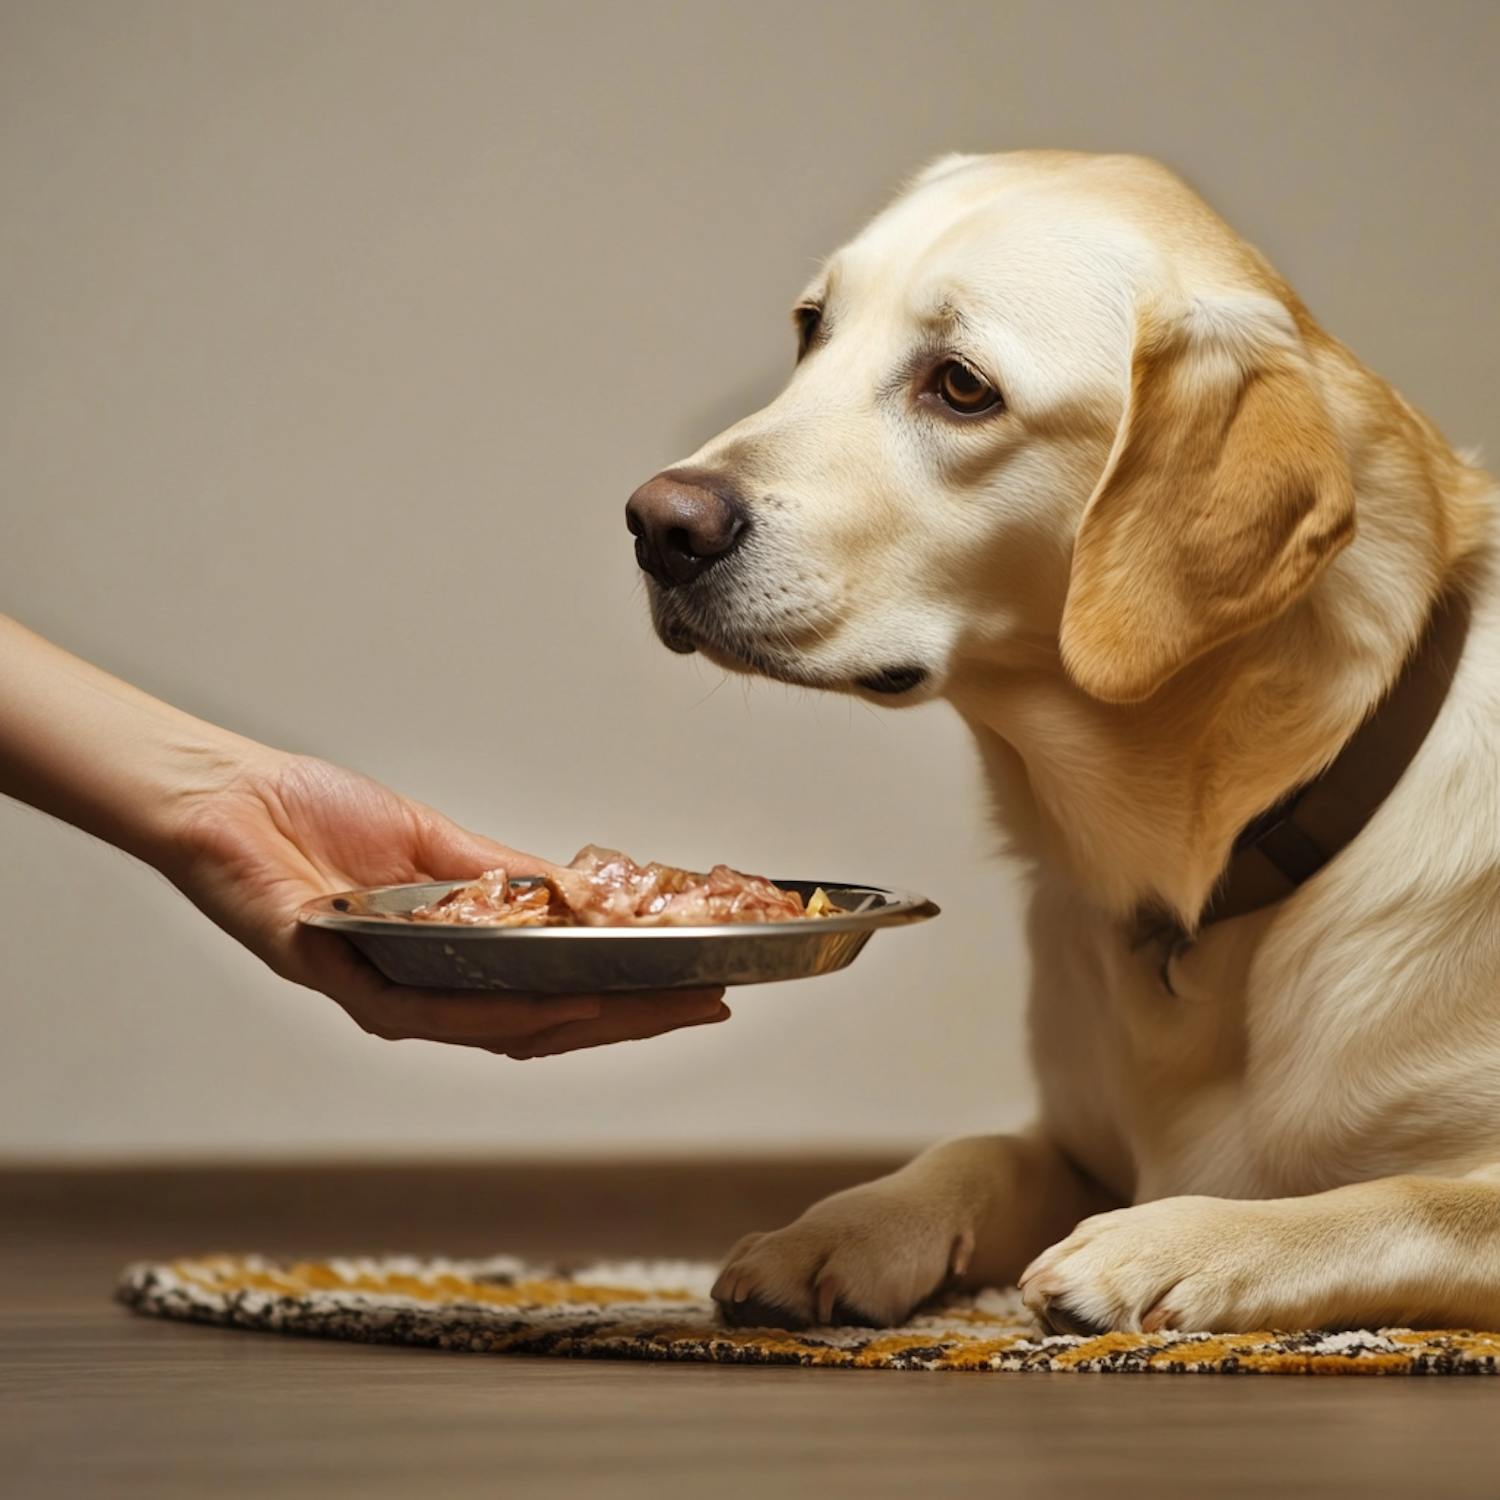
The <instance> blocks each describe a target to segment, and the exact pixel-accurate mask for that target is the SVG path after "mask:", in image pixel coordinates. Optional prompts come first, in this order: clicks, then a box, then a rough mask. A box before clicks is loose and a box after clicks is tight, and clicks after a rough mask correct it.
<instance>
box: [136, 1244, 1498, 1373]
mask: <svg viewBox="0 0 1500 1500" xmlns="http://www.w3.org/2000/svg"><path fill="white" fill-rule="evenodd" d="M713 1276H714V1271H713V1268H712V1267H710V1266H706V1265H702V1264H699V1263H695V1262H680V1261H644V1262H640V1261H638V1262H616V1263H611V1264H600V1265H593V1266H585V1267H577V1268H572V1269H570V1270H563V1269H559V1268H557V1267H552V1266H535V1265H528V1264H527V1263H525V1262H524V1261H520V1260H516V1259H514V1258H512V1257H509V1256H498V1257H495V1258H492V1259H489V1260H468V1261H456V1260H454V1261H450V1260H417V1259H413V1258H407V1257H384V1258H381V1259H359V1260H326V1261H302V1262H286V1261H272V1260H267V1259H264V1258H262V1257H259V1256H252V1255H244V1256H233V1255H217V1256H207V1257H203V1258H200V1259H195V1260H177V1261H171V1262H166V1263H159V1264H149V1263H141V1264H138V1265H134V1266H131V1267H129V1269H128V1270H126V1272H125V1274H124V1276H123V1277H122V1279H121V1282H120V1287H119V1297H120V1300H121V1301H122V1302H124V1303H125V1304H126V1305H127V1306H128V1307H131V1308H133V1309H134V1310H135V1311H136V1312H139V1313H144V1314H147V1315H149V1316H152V1317H160V1318H178V1319H183V1320H185V1321H189V1322H198V1323H216V1324H219V1325H221V1326H226V1327H231V1328H247V1329H258V1330H261V1331H264V1332H272V1333H287V1334H300V1335H304V1336H308V1337H313V1338H327V1339H347V1340H352V1341H354V1342H357V1343H378V1344H413V1345H418V1346H421V1347H425V1348H435V1349H454V1350H465V1351H472V1352H475V1353H481V1354H546V1355H554V1356H560V1357H563V1358H570V1359H646V1360H681V1361H698V1362H703V1363H713V1364H740V1365H782V1364H789V1365H820V1366H829V1367H840V1366H842V1367H849V1368H855V1369H884V1370H973V1371H988V1370H1039V1371H1078V1370H1083V1371H1121V1372H1161V1373H1168V1374H1172V1373H1214V1372H1217V1373H1234V1374H1296V1375H1345V1374H1349V1375H1494V1374H1500V1334H1494V1333H1470V1332H1460V1331H1451V1330H1450V1331H1441V1332H1415V1331H1413V1330H1411V1329H1406V1328H1382V1329H1379V1330H1361V1331H1355V1332H1345V1333H1326V1332H1303V1333H1246V1334H1205V1333H1159V1334H1131V1333H1110V1334H1104V1335H1102V1336H1100V1337H1097V1338H1075V1337H1044V1336H1043V1335H1041V1334H1040V1333H1038V1331H1037V1330H1036V1328H1035V1326H1034V1325H1033V1324H1032V1322H1031V1321H1030V1319H1029V1318H1028V1317H1027V1314H1026V1311H1025V1309H1024V1308H1023V1307H1022V1306H1021V1302H1020V1299H1019V1297H1018V1295H1017V1293H1016V1292H1015V1290H1014V1289H1010V1290H1007V1291H986V1292H981V1293H979V1294H978V1295H977V1296H966V1297H960V1298H953V1299H951V1300H949V1301H947V1302H945V1303H943V1304H942V1305H941V1306H937V1307H932V1308H929V1309H927V1310H925V1311H924V1312H923V1313H922V1314H921V1315H919V1316H916V1317H913V1318H912V1319H911V1321H910V1322H908V1323H906V1324H904V1325H902V1326H901V1327H900V1328H880V1329H872V1328H813V1329H807V1330H804V1331H802V1332H800V1333H790V1332H786V1331H784V1330H781V1329H774V1328H726V1327H724V1326H723V1325H722V1324H720V1323H718V1322H717V1321H716V1320H715V1317H714V1308H713V1303H712V1302H711V1301H710V1299H709V1296H708V1289H709V1287H710V1285H711V1284H712V1282H713Z"/></svg>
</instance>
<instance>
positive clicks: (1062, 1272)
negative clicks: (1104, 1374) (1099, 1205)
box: [1021, 1198, 1309, 1333]
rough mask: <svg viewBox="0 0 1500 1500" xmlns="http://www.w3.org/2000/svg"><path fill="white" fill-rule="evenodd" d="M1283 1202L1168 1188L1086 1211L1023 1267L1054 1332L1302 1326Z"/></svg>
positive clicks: (1033, 1298)
mask: <svg viewBox="0 0 1500 1500" xmlns="http://www.w3.org/2000/svg"><path fill="white" fill-rule="evenodd" d="M1293 1217H1294V1215H1292V1214H1290V1213H1289V1212H1288V1206H1287V1204H1286V1203H1285V1202H1242V1201H1239V1200H1234V1199H1226V1198H1163V1199H1161V1200H1160V1201H1158V1202H1155V1203H1143V1204H1140V1205H1138V1206H1137V1207H1135V1208H1122V1209H1117V1210H1116V1211H1115V1212H1113V1213H1107V1214H1099V1215H1097V1216H1096V1217H1095V1218H1092V1219H1085V1220H1084V1221H1083V1223H1081V1224H1080V1225H1079V1226H1078V1227H1077V1228H1076V1229H1075V1230H1074V1231H1073V1233H1072V1234H1070V1235H1069V1236H1068V1237H1067V1239H1065V1240H1062V1241H1060V1242H1059V1243H1058V1244H1056V1245H1053V1246H1052V1248H1051V1249H1050V1250H1045V1251H1043V1252H1042V1254H1041V1255H1039V1256H1038V1257H1037V1258H1036V1259H1035V1260H1034V1261H1032V1263H1031V1264H1030V1265H1029V1266H1028V1267H1027V1268H1026V1270H1025V1272H1024V1273H1023V1274H1022V1276H1021V1292H1022V1295H1023V1296H1024V1298H1025V1301H1026V1305H1027V1307H1029V1308H1030V1309H1031V1311H1032V1312H1033V1313H1034V1314H1035V1315H1036V1318H1037V1320H1038V1322H1040V1323H1041V1324H1042V1326H1043V1327H1044V1328H1046V1329H1047V1330H1048V1331H1049V1332H1052V1333H1102V1332H1104V1331H1106V1330H1108V1329H1118V1330H1120V1331H1122V1332H1130V1333H1140V1332H1145V1333H1153V1332H1156V1331H1158V1330H1160V1329H1167V1328H1172V1329H1180V1330H1183V1331H1195V1332H1197V1331H1202V1332H1216V1333H1245V1332H1251V1331H1253V1330H1256V1329H1261V1328H1287V1327H1305V1326H1309V1324H1308V1323H1307V1321H1306V1320H1307V1316H1308V1310H1307V1309H1303V1308H1299V1307H1298V1306H1297V1305H1296V1303H1297V1302H1299V1301H1302V1300H1304V1299H1300V1298H1296V1297H1293V1296H1291V1295H1289V1294H1290V1292H1291V1288H1292V1286H1293V1285H1294V1284H1295V1283H1296V1282H1297V1281H1298V1280H1299V1279H1300V1278H1299V1277H1298V1276H1297V1275H1296V1274H1295V1271H1294V1268H1293V1266H1292V1265H1291V1264H1289V1262H1291V1261H1292V1260H1294V1259H1295V1258H1296V1252H1297V1250H1298V1248H1299V1246H1298V1244H1297V1240H1298V1235H1297V1232H1296V1226H1295V1224H1294V1223H1293V1222H1292V1218H1293Z"/></svg>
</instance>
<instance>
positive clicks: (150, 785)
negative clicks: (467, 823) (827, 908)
mask: <svg viewBox="0 0 1500 1500" xmlns="http://www.w3.org/2000/svg"><path fill="white" fill-rule="evenodd" d="M0 792H4V793H6V794H8V795H10V796H12V797H16V798H18V799H19V800H21V801H23V802H27V803H29V804H30V805H31V806H33V807H37V808H40V809H41V810H42V811H44V812H48V813H52V814H53V815H55V816H57V817H60V818H63V819H64V820H66V821H67V822H69V823H72V824H74V825H75V826H76V827H78V828H82V829H84V830H85V831H86V832H88V833H92V834H95V835H97V836H98V837H100V838H102V839H105V840H107V841H108V842H109V843H111V844H114V845H115V846H116V847H118V848H120V849H123V850H125V851H126V852H127V853H129V854H133V855H135V856H136V857H137V858H139V859H142V860H144V861H145V862H146V863H147V864H149V865H152V866H154V867H155V868H156V869H158V870H160V871H161V872H162V874H164V875H165V876H166V877H167V878H168V879H169V880H170V881H172V883H173V884H174V885H176V886H177V887H178V889H179V890H181V891H182V892H183V893H184V894H185V895H186V896H187V897H188V899H189V900H191V901H192V902H193V903H194V905H196V906H197V907H198V908H199V909H200V910H202V911H203V912H204V913H205V914H206V915H207V916H208V917H210V918H211V919H212V920H213V921H214V922H216V923H217V924H218V925H219V926H220V927H222V928H223V929H224V930H225V931H226V932H228V933H229V934H230V935H231V936H232V937H235V938H237V939H238V940H239V941H240V942H241V943H243V944H244V945H245V946H246V947H247V948H249V949H250V951H251V952H252V953H255V954H256V955H257V956H258V957H259V958H261V959H263V960H264V961H265V962H266V963H267V964H268V965H269V966H270V967H271V968H272V969H274V970H275V971H276V972H277V973H278V974H280V975H281V976H282V977H283V978H286V979H290V980H292V981H293V982H294V983H297V984H302V985H306V986H307V987H308V988H310V989H316V990H321V991H322V992H323V993H324V994H326V995H329V996H330V997H332V998H333V999H334V1000H336V1001H337V1002H338V1003H339V1004H340V1005H341V1006H343V1008H344V1009H345V1010H346V1011H348V1012H349V1014H350V1015H351V1016H352V1017H353V1018H354V1020H355V1021H356V1022H358V1024H359V1025H360V1026H361V1027H363V1028H364V1029H365V1030H366V1031H369V1032H372V1033H374V1034H375V1035H377V1036H383V1037H390V1038H393V1039H394V1038H399V1037H417V1038H423V1039H426V1040H430V1041H443V1042H456V1043H460V1044H463V1045H467V1046H475V1047H483V1048H487V1049H488V1050H490V1051H494V1052H503V1053H506V1054H508V1055H509V1056H512V1057H539V1056H544V1055H548V1054H550V1053H555V1052H566V1051H572V1050H574V1049H576V1048H580V1047H593V1046H599V1045H602V1044H604V1043H607V1042H616V1041H628V1040H634V1039H638V1038H642V1037H648V1036H656V1035H659V1034H660V1033H662V1032H664V1031H671V1030H674V1029H676V1028H677V1027H680V1026H692V1025H699V1024H702V1023H704V1022H710V1021H716V1020H722V1019H724V1018H726V1017H727V1015H728V1011H727V1009H726V1008H725V1007H724V1005H723V1003H722V1001H721V1000H720V998H719V992H717V991H701V990H695V991H682V992H663V993H648V994H640V995H630V996H610V997H609V998H608V999H607V1000H601V999H600V998H599V997H597V996H580V995H563V996H531V995H517V994H496V993H493V992H465V991H443V990H421V989H414V988H409V987H406V986H401V985H394V984H391V983H390V982H389V981H388V980H386V979H385V978H384V977H383V976H382V975H381V974H380V973H379V972H378V971H376V970H375V969H374V968H373V967H372V966H371V965H370V964H368V963H367V962H366V961H365V960H364V959H363V958H361V957H360V956H359V955H358V954H357V953H356V952H355V951H354V949H353V948H351V947H350V946H349V945H348V944H347V943H346V942H345V941H344V940H343V939H342V938H340V937H337V936H336V935H334V934H333V933H329V932H320V931H317V930H315V929H312V928H308V927H305V926H302V925H301V924H299V923H298V922H297V920H296V913H297V909H298V908H299V907H300V906H301V905H302V904H303V903H304V902H305V901H308V900H310V899H312V898H313V897H315V896H320V895H325V894H327V893H329V892H331V891H338V890H348V889H350V888H353V887H357V886H372V885H393V884H400V883H404V882H407V881H417V880H466V879H470V878H472V877H473V876H475V875H477V874H479V873H480V872H481V871H483V870H486V869H492V868H494V867H495V866H496V865H502V864H503V865H505V866H506V868H507V869H510V870H512V871H513V872H515V873H517V874H525V873H528V872H531V871H534V870H537V869H539V868H540V863H539V862H538V861H536V860H534V859H532V858H530V857H529V856H527V855H523V854H519V853H517V852H516V851H515V850H512V849H508V848H506V847H505V846H504V845H503V844H497V843H494V842H492V841H491V840H489V839H485V838H481V837H480V836H479V835H477V834H472V833H469V832H467V831H466V830H465V829H462V828H460V827H459V826H458V825H457V824H455V823H452V822H450V821H449V820H448V819H447V818H445V817H443V816H442V815H441V814H440V813H438V812H435V811H434V810H433V809H432V808H430V807H425V806H423V805H422V804H421V803H418V802H412V801H409V800H408V799H406V798H404V797H401V796H399V795H398V794H397V793H395V792H393V791H391V790H390V789H389V788H387V787H384V786H381V785H380V784H379V783H378V782H375V781H372V780H370V779H369V778H368V777H365V776H361V775H359V774H358V773H357V772H354V771H348V770H345V769H344V768H342V767H340V766H335V765H332V764H330V763H329V762H327V761H321V760H316V759H313V758H310V757H307V756H298V755H290V754H287V753H286V752H283V751H279V750H274V749H271V748H270V747H269V746H266V745H261V744H258V743H257V742H256V741H254V740H250V739H246V738H245V737H244V736H241V735H237V734H233V733H231V732H230V731H228V730H225V729H220V728H218V727H217V726H216V725H212V724H209V723H206V722H205V721H203V720H201V719H196V718H194V717H193V716H192V715H190V714H186V713H183V712H182V711H181V710H179V709H176V708H173V707H171V706H170V705H169V704H166V703H162V702H160V701H159V700H158V699H155V698H153V697H151V696H150V695H149V694H147V693H144V692H142V691H140V690H139V689H138V688H134V687H132V686H130V685H129V684H128V683H125V682H121V681H120V680H119V679H117V678H114V677H111V676H110V675H109V674H108V673H107V672H103V671H101V670H100V669H99V668H97V667H94V666H91V665H90V664H89V663H87V662H84V661H81V660H79V659H78V658H77V657H75V656H71V655H70V654H69V653H68V652H66V651H63V650H62V649H61V648H59V647H57V646H54V645H52V644H51V643H50V642H48V641H45V640H43V639H42V638H41V637H40V636H37V635H35V634H33V633H32V632H31V631H29V630H27V629H26V628H25V627H24V626H21V625H19V624H17V623H16V622H15V621H13V620H9V619H6V618H5V617H3V616H0Z"/></svg>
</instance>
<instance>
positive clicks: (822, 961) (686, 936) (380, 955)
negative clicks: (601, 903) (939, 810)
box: [297, 880, 938, 994]
mask: <svg viewBox="0 0 1500 1500" xmlns="http://www.w3.org/2000/svg"><path fill="white" fill-rule="evenodd" d="M518 883H519V882H518ZM461 884H463V882H462V881H438V882H434V883H429V884H424V885H391V886H384V887H382V888H380V889H377V890H369V891H345V892H343V893H342V894H340V895H336V896H324V897H321V898H320V899H319V900H317V901H309V902H308V904H307V905H306V906H304V907H303V908H302V910H301V911H300V912H299V913H298V914H297V915H298V918H299V919H300V920H301V921H303V922H306V923H307V924H308V925H309V926H312V927H326V928H328V929H329V930H330V931H332V932H337V933H341V934H342V935H343V936H344V937H346V938H348V939H349V941H350V942H351V943H353V944H354V946H355V947H356V948H358V949H359V950H360V952H361V953H363V954H364V955H365V957H366V958H368V959H369V960H370V962H371V963H373V964H374V965H375V967H376V968H377V969H379V970H380V972H381V973H382V974H384V975H385V976H386V977H387V978H388V979H393V980H395V982H396V983H397V984H411V985H421V986H423V987H425V988H431V989H460V990H537V991H552V992H563V993H574V994H585V993H587V994H592V993H596V992H598V991H602V990H685V989H702V988H709V987H712V986H716V985H721V984H722V985H730V984H769V983H771V982H772V981H773V980H780V979H807V978H810V977H811V976H812V975H814V974H832V973H833V972H834V971H835V970H836V969H842V968H844V967H846V966H847V965H848V964H851V963H853V962H854V959H855V956H856V955H857V954H858V953H859V950H860V949H861V948H863V947H864V945H865V944H866V943H867V942H869V941H870V936H871V934H872V933H874V932H875V930H876V929H877V928H880V927H900V926H904V925H905V924H906V923H909V922H923V921H926V919H927V918H928V917H935V916H937V914H938V908H937V907H936V906H934V905H933V903H932V902H931V901H929V900H928V899H927V898H926V897H925V896H918V895H915V894H913V893H912V892H910V891H883V890H879V889H877V888H876V887H874V886H868V885H842V884H840V883H839V882H838V881H830V880H778V881H777V882H776V884H777V885H779V886H781V887H782V888H783V889H784V890H789V891H800V892H801V893H802V897H803V899H804V900H806V899H807V898H808V897H810V896H811V895H812V893H813V892H814V891H815V890H817V888H818V887H819V886H822V888H823V889H824V890H825V891H827V892H828V897H829V899H830V900H831V901H832V902H833V904H834V905H835V906H837V907H840V908H842V910H841V912H840V914H839V915H837V916H832V917H802V918H799V919H796V920H793V921H789V922H757V923H738V924H724V925H721V926H717V927H468V926H459V925H458V924H456V923H452V924H450V923H444V922H410V921H407V920H405V918H406V915H407V914H408V913H409V912H411V911H412V910H413V909H414V908H416V907H418V906H422V905H425V904H426V903H428V902H431V901H435V900H437V899H438V898H440V897H442V896H445V895H447V894H448V892H449V891H451V890H452V889H454V887H455V886H457V885H461Z"/></svg>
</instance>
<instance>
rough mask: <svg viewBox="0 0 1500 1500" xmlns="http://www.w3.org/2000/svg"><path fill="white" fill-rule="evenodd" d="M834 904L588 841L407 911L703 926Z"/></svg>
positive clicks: (501, 923) (554, 922)
mask: <svg viewBox="0 0 1500 1500" xmlns="http://www.w3.org/2000/svg"><path fill="white" fill-rule="evenodd" d="M834 910H836V908H835V907H834V906H833V905H832V903H831V902H830V901H829V900H828V898H827V896H825V895H824V894H823V892H822V891H818V892H817V893H816V894H815V895H814V897H813V899H812V901H811V902H809V903H808V905H807V906H805V907H804V906H803V904H802V897H801V895H800V894H799V893H798V892H796V891H784V890H782V889H781V887H780V886H777V885H773V884H772V883H771V882H770V881H769V880H766V879H764V878H763V877H762V876H759V875H743V874H741V873H740V872H739V871H738V870H731V869H730V868H729V866H728V865H715V866H714V867H713V869H712V870H710V871H709V872H708V874H707V875H700V874H696V873H694V872H693V871H691V870H678V869H674V868H673V867H672V866H671V865H660V864H654V863H653V864H649V865H638V864H636V862H635V861H634V860H633V859H631V858H630V857H629V855H625V854H621V853H620V852H619V851H618V850H616V849H601V848H599V847H598V846H597V845H595V844H590V845H589V846H588V847H587V848H585V849H581V850H579V852H578V854H577V856H576V857H575V858H574V859H573V860H572V862H571V863H569V864H567V865H553V866H550V867H549V868H548V870H547V871H546V873H545V874H544V875H543V876H541V877H540V878H538V877H534V876H527V877H523V879H522V882H521V883H518V884H515V885H512V884H511V883H510V878H509V876H508V875H507V873H506V871H505V870H504V869H497V870H487V871H486V872H485V873H484V874H483V875H481V876H480V877H479V879H478V880H474V881H471V882H470V883H469V884H468V885H462V886H457V887H455V888H454V889H453V890H451V891H449V892H448V894H447V895H446V896H443V897H441V898H439V899H438V900H437V901H433V902H431V903H429V904H428V905H426V906H419V907H417V909H416V910H415V911H413V912H412V914H411V919H412V921H414V922H453V923H459V924H462V925H464V926H473V927H705V926H710V925H714V924H717V923H722V922H785V921H789V920H791V919H793V918H797V917H805V916H821V915H826V914H828V913H831V912H833V911H834Z"/></svg>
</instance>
